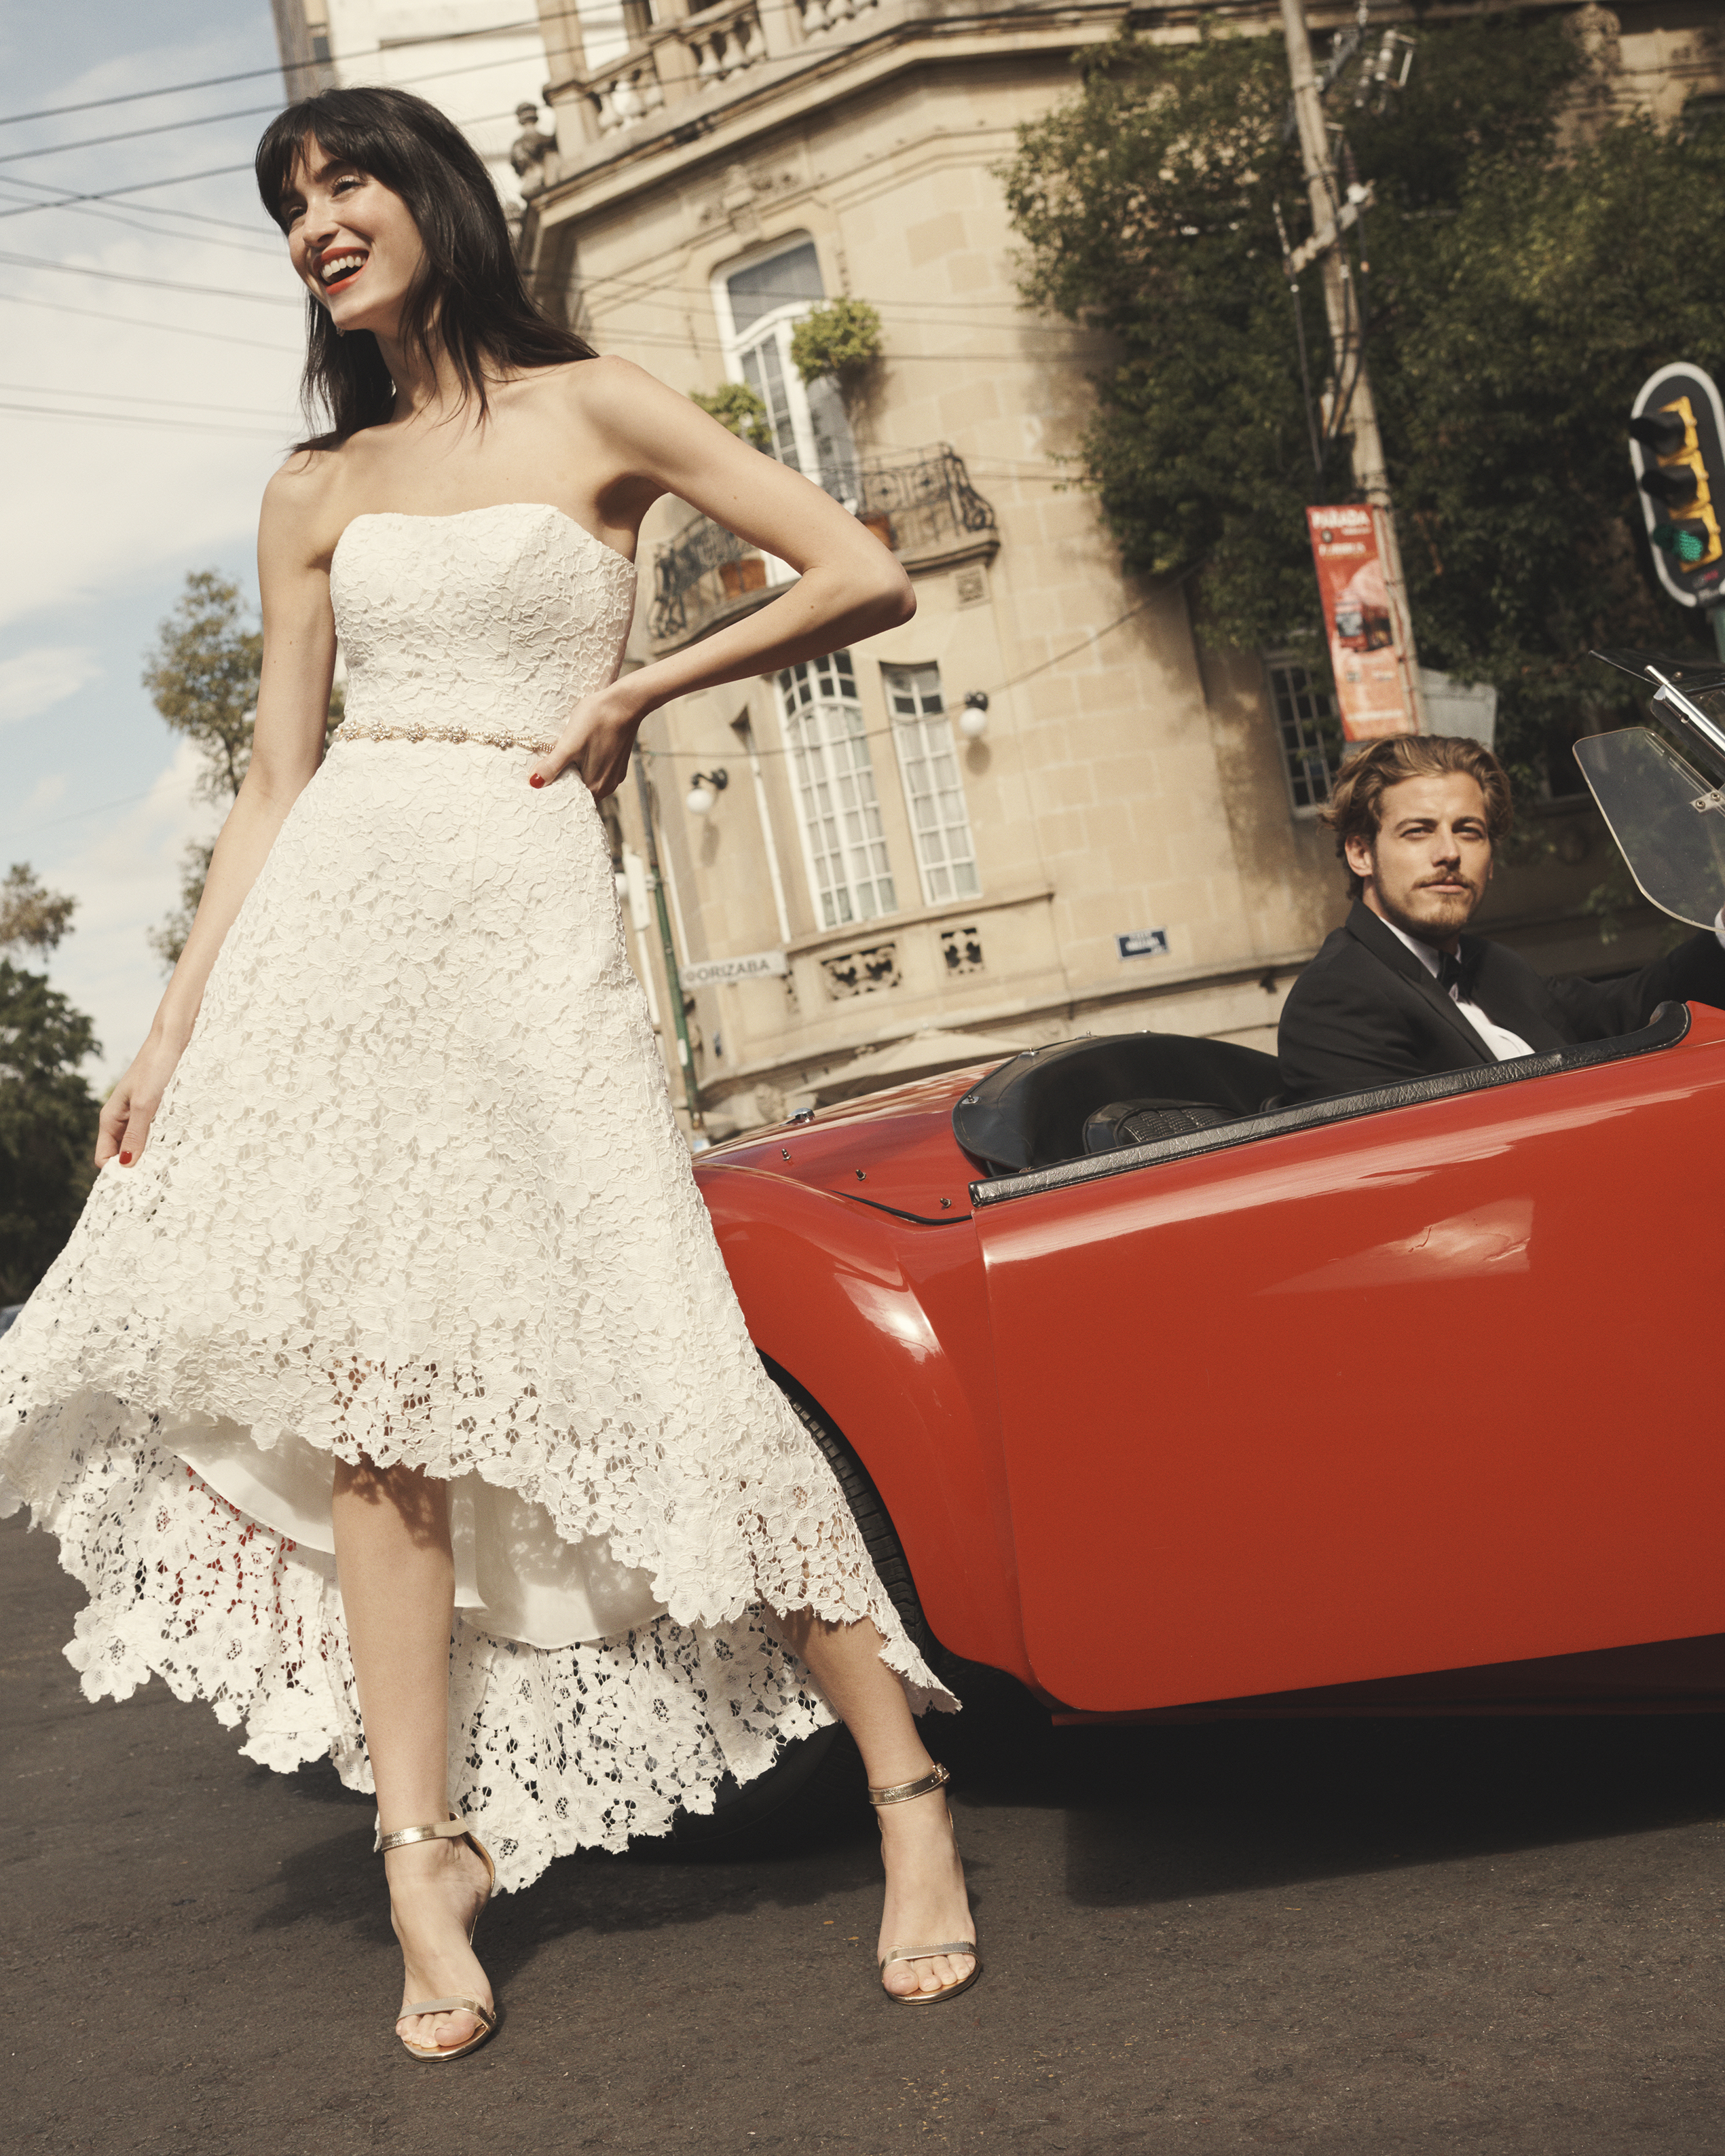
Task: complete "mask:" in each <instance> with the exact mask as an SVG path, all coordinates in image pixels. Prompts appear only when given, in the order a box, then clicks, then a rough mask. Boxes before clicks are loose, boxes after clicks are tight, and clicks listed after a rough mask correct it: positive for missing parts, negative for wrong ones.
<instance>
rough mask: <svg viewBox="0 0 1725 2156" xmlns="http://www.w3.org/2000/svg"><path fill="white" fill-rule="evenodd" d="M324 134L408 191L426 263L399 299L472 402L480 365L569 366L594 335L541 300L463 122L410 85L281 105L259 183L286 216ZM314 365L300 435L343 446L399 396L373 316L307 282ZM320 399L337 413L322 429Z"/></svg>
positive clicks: (409, 335) (424, 348)
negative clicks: (366, 322)
mask: <svg viewBox="0 0 1725 2156" xmlns="http://www.w3.org/2000/svg"><path fill="white" fill-rule="evenodd" d="M314 137H315V139H316V141H317V143H318V145H319V146H320V149H321V150H322V151H324V153H325V156H326V157H335V158H340V159H341V160H342V161H344V162H346V163H348V164H351V165H356V166H357V167H359V169H360V170H361V172H365V173H367V174H368V175H369V176H370V177H371V178H372V179H374V180H381V182H383V184H384V186H385V187H388V188H389V189H390V190H391V192H392V193H395V194H398V195H399V196H400V197H401V198H402V201H403V202H404V203H406V204H407V208H408V211H409V213H411V215H412V219H413V222H414V223H415V224H416V225H417V227H418V228H419V237H420V239H421V241H422V243H423V245H424V248H425V266H424V268H423V269H422V270H421V272H420V274H419V275H418V276H417V277H416V278H415V280H414V281H413V284H412V286H411V287H410V288H409V290H408V294H407V304H406V305H405V306H404V307H403V309H402V340H403V341H404V342H405V343H406V344H407V347H408V349H409V350H410V351H412V350H414V349H416V348H417V350H418V351H419V352H421V353H422V354H423V355H424V356H425V357H427V358H429V357H430V356H431V352H432V347H433V344H434V343H435V344H436V345H437V346H438V347H439V348H440V349H441V350H442V351H443V352H444V353H445V354H446V355H447V356H448V359H449V362H450V363H451V365H452V366H453V367H454V369H455V373H456V377H457V379H458V381H459V382H460V384H461V390H462V397H463V402H464V401H465V400H466V399H467V398H470V397H471V398H476V399H477V400H478V403H479V415H480V417H481V418H482V419H483V418H484V415H485V413H486V410H487V404H486V398H485V369H486V366H487V363H488V362H489V364H490V366H491V367H494V368H496V367H560V366H561V365H563V364H564V362H566V361H568V360H571V359H591V358H593V357H596V355H595V353H594V351H593V347H592V346H591V345H590V344H588V343H587V342H586V341H585V340H584V339H582V338H581V337H578V336H576V334H575V332H574V331H572V330H567V329H564V328H562V327H560V326H559V325H558V324H557V323H555V322H553V321H550V320H549V319H548V318H547V317H546V316H545V315H543V314H541V313H540V311H539V309H538V308H537V307H536V306H535V305H534V302H533V300H532V298H531V296H530V294H529V292H528V290H527V286H526V283H525V280H524V279H523V278H522V275H521V272H520V267H519V265H518V264H517V263H516V261H515V257H514V249H512V248H511V247H510V245H509V227H508V225H507V224H506V223H504V214H503V204H502V203H500V202H499V200H498V198H497V190H496V188H495V187H494V186H493V185H492V183H491V176H490V174H489V172H487V171H486V170H485V167H484V165H483V164H482V163H481V162H480V161H479V156H478V154H477V152H476V151H474V149H473V145H472V144H471V143H470V142H469V141H468V139H467V137H466V136H464V135H463V133H462V131H461V130H460V129H459V128H458V126H456V125H455V123H454V122H453V121H452V120H450V119H448V117H447V116H446V115H444V114H443V113H441V112H439V111H438V108H437V107H436V105H428V104H427V102H426V100H424V98H422V97H415V96H414V95H412V93H411V92H410V91H408V90H387V89H376V90H319V91H318V93H317V95H315V97H305V98H301V99H300V100H299V103H298V104H296V105H289V106H288V108H287V110H285V111H284V112H279V113H278V114H277V115H276V116H275V118H274V120H272V121H270V123H269V126H268V127H267V128H266V129H265V130H264V139H263V141H261V142H260V143H259V144H258V155H257V159H256V168H257V174H258V193H259V195H260V196H261V197H262V198H263V201H264V208H265V209H266V210H267V211H268V212H269V215H270V216H271V217H272V218H274V220H275V222H276V223H278V224H280V225H282V226H283V228H284V229H285V219H284V217H283V213H282V203H283V201H284V198H285V197H286V196H287V194H288V193H289V189H290V187H292V185H293V179H294V166H295V165H296V164H297V163H298V162H299V160H300V158H301V157H302V155H304V154H305V153H306V152H307V151H308V147H309V145H310V142H311V141H312V140H313V138H314ZM306 307H307V310H308V312H307V316H306V325H305V372H304V374H302V375H301V377H300V378H299V395H300V402H301V404H302V406H303V407H304V409H305V423H306V425H307V427H308V428H310V429H313V430H314V431H313V432H311V433H310V434H309V435H308V437H307V439H305V441H303V442H300V443H299V444H296V446H297V447H298V448H299V449H335V448H338V447H339V446H340V444H342V443H343V442H345V441H346V440H347V439H348V438H349V436H350V435H352V434H358V433H359V432H360V431H361V429H362V428H366V427H376V426H379V425H381V423H382V422H383V421H384V420H386V419H387V418H388V417H389V416H390V413H392V411H393V409H394V408H395V383H394V382H392V380H391V378H390V373H389V370H388V368H387V367H386V366H385V365H384V363H383V355H382V354H381V352H379V351H378V349H377V340H376V337H374V336H372V334H371V331H369V330H355V331H352V332H351V334H349V335H348V336H339V335H338V334H337V332H336V330H335V324H334V322H333V321H331V320H330V312H329V310H328V308H327V307H324V306H320V305H319V303H318V302H317V301H316V300H315V299H313V298H312V297H311V295H310V293H308V294H307V295H306ZM320 413H327V414H328V418H329V425H328V427H327V428H325V429H324V430H323V431H321V432H318V431H315V429H316V428H317V423H318V419H319V417H320Z"/></svg>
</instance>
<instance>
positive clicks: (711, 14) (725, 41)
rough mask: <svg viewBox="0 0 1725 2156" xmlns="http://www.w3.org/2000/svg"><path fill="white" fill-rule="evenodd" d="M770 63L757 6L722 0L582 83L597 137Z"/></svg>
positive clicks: (748, 0) (745, 0)
mask: <svg viewBox="0 0 1725 2156" xmlns="http://www.w3.org/2000/svg"><path fill="white" fill-rule="evenodd" d="M816 4H817V5H818V4H819V0H816ZM865 4H866V5H870V6H873V5H875V4H877V0H865ZM765 58H766V39H765V36H764V35H763V33H762V31H761V27H760V9H759V8H758V6H757V4H756V0H719V5H718V6H717V7H713V8H701V9H700V10H699V13H695V14H692V15H685V16H683V18H681V19H680V20H678V21H676V22H671V23H659V24H658V25H656V26H655V27H654V28H653V29H652V30H651V31H649V32H648V34H647V36H646V37H645V38H642V40H641V41H640V42H639V43H638V44H633V45H632V46H631V47H630V49H629V50H628V51H627V53H624V54H622V55H621V56H620V57H619V58H618V59H615V60H612V62H611V63H610V64H609V65H608V66H606V67H603V68H599V69H595V71H594V72H593V73H592V74H591V75H589V76H588V77H587V78H586V80H585V82H583V83H582V84H581V101H582V102H583V103H584V104H585V105H586V113H587V119H588V126H589V129H590V131H591V134H592V135H593V136H606V135H610V134H613V133H615V132H616V131H617V129H618V128H620V127H632V126H634V125H635V123H636V122H637V121H640V120H646V119H649V118H651V117H652V115H653V114H655V113H657V112H659V111H661V110H663V108H664V106H665V105H667V104H668V103H669V104H675V103H677V102H678V101H679V100H682V99H683V98H688V97H698V96H699V95H701V94H702V93H703V92H704V91H707V90H712V89H714V87H716V85H719V83H722V82H728V81H729V80H731V78H732V77H733V76H735V75H738V74H743V73H744V72H745V70H746V69H750V68H753V67H758V66H759V65H760V63H761V62H762V61H763V60H764V59H765Z"/></svg>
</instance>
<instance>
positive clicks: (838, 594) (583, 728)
mask: <svg viewBox="0 0 1725 2156" xmlns="http://www.w3.org/2000/svg"><path fill="white" fill-rule="evenodd" d="M573 376H574V380H573V382H572V384H571V393H572V394H574V395H576V396H577V397H578V398H579V399H580V403H581V419H582V422H583V426H584V429H585V430H591V432H592V433H594V434H597V435H598V436H599V437H600V439H601V440H602V441H603V443H604V444H605V447H606V449H607V452H608V454H609V457H610V458H611V459H614V468H615V471H616V477H615V479H614V480H612V483H611V485H609V486H608V487H607V489H606V494H607V502H606V506H607V511H608V512H609V514H610V515H611V516H612V517H613V518H614V520H615V521H617V522H618V523H620V524H628V525H631V526H638V525H639V522H640V519H641V517H642V516H643V515H644V514H645V512H646V511H647V509H648V507H649V506H651V504H652V503H653V501H655V500H658V497H659V496H660V495H663V494H674V495H678V496H680V497H681V499H682V500H684V501H686V502H688V503H689V504H690V505H691V506H693V507H694V508H696V509H698V510H700V511H702V512H703V513H704V515H706V516H710V517H711V518H712V519H713V521H714V523H716V524H722V525H723V526H724V527H725V529H726V530H727V531H735V533H736V534H737V536H738V537H739V538H740V539H745V540H746V541H747V542H749V543H750V545H751V546H755V547H760V549H761V550H762V551H763V552H765V553H769V554H776V555H777V556H778V557H779V558H780V559H781V561H784V562H789V563H790V565H791V567H792V568H793V569H795V570H796V571H797V572H798V582H797V583H795V584H792V585H788V586H787V587H786V590H785V592H784V593H783V594H782V596H781V597H780V598H776V599H775V600H773V601H772V603H770V605H768V606H765V607H762V608H760V610H759V612H757V613H752V614H750V615H749V616H748V617H747V618H746V619H745V620H742V621H739V622H733V623H732V624H731V625H730V626H729V628H728V629H721V630H719V633H718V634H717V635H714V636H709V637H704V638H702V639H700V641H699V643H696V644H691V645H689V646H688V649H686V650H683V651H678V652H675V653H673V654H672V655H671V656H670V657H669V658H668V659H660V660H654V662H653V664H652V665H650V666H643V667H641V668H639V669H638V670H637V671H635V672H633V673H631V674H627V675H624V676H623V677H622V680H618V681H617V682H615V683H613V684H612V686H611V687H610V688H608V689H605V690H600V691H598V692H597V694H596V695H594V696H588V697H585V698H583V699H582V701H581V703H580V704H579V705H578V706H576V710H575V711H574V712H573V713H571V718H570V723H569V724H568V726H566V728H565V729H564V731H563V732H562V734H561V735H560V737H559V738H558V741H557V743H556V746H555V748H553V749H552V750H550V752H549V753H548V754H546V755H545V756H542V757H535V760H534V762H533V764H532V766H531V767H530V779H531V782H532V783H534V784H535V785H540V784H543V783H546V782H548V781H550V779H553V778H555V777H556V776H557V775H558V773H560V772H561V771H563V770H565V769H566V768H567V767H569V766H570V765H571V764H574V765H575V766H576V767H577V768H578V769H579V771H580V773H581V776H582V778H584V779H585V780H586V783H587V784H588V785H589V786H590V787H591V788H592V790H593V792H594V793H595V794H596V795H597V796H598V797H599V798H601V800H602V799H603V798H604V797H605V795H606V794H607V793H612V791H613V790H614V789H615V788H617V786H618V785H620V784H621V783H622V778H623V774H624V773H625V772H626V771H627V768H628V762H629V752H630V750H631V749H632V747H633V746H634V740H635V735H636V732H637V730H638V728H639V726H640V725H641V721H642V720H643V719H644V718H645V717H646V716H648V712H650V711H657V710H658V707H659V706H660V705H662V704H668V703H669V702H670V701H671V700H672V699H673V697H676V696H688V695H689V694H691V693H692V692H693V691H694V690H697V689H710V688H713V687H715V686H716V685H718V684H719V683H720V682H724V681H740V680H744V679H745V678H746V677H748V676H750V675H757V674H771V673H775V672H776V671H777V670H778V669H779V668H780V667H781V666H793V665H796V662H797V661H798V660H803V659H815V658H819V657H821V656H822V654H825V653H827V652H829V651H835V650H837V649H838V647H839V646H840V645H841V644H850V643H852V642H854V641H855V640H856V639H857V638H859V637H864V636H873V635H875V634H878V632H879V631H880V630H881V629H893V628H896V627H897V626H898V624H899V623H901V622H905V621H909V619H910V618H911V616H912V615H913V614H914V613H915V612H916V599H915V596H914V593H912V591H911V588H910V579H909V577H907V576H906V575H905V573H904V572H903V569H901V568H900V567H899V566H898V562H895V561H894V560H893V557H892V555H891V554H890V553H888V551H887V549H886V548H885V547H883V546H882V544H881V542H879V540H878V539H877V538H876V537H875V536H874V534H873V532H872V531H868V529H867V528H866V527H865V526H862V524H860V523H858V522H857V519H856V518H855V517H854V516H852V515H851V514H850V513H849V511H847V510H844V509H842V508H841V507H840V506H839V505H838V504H837V502H836V501H834V500H832V496H831V495H827V494H823V493H822V490H821V489H820V488H819V487H817V486H813V485H811V484H810V483H809V481H808V480H806V479H804V478H803V477H802V476H801V475H800V474H799V473H796V472H794V471H792V470H790V468H789V467H788V466H787V465H781V464H780V463H778V462H777V461H776V460H775V459H773V458H771V457H767V456H763V455H762V454H760V451H759V450H758V449H750V447H749V446H748V444H746V443H744V442H740V441H739V440H738V439H737V438H736V436H735V435H734V434H729V433H728V432H727V431H726V429H724V428H723V427H721V426H720V425H719V423H718V422H717V420H715V419H712V418H709V417H708V415H707V414H706V413H704V412H703V411H702V410H701V409H700V408H699V406H698V405H696V404H694V403H692V402H691V401H690V400H689V399H688V398H686V397H679V396H678V395H677V393H675V392H674V391H673V390H670V389H668V388H666V387H665V385H664V384H663V382H656V381H655V380H654V379H653V376H652V375H650V374H648V373H646V372H643V371H642V369H641V368H640V367H634V366H632V365H631V364H630V363H629V362H627V360H621V359H605V360H596V361H588V362H585V363H584V364H583V365H582V366H581V367H577V368H576V369H574V370H573Z"/></svg>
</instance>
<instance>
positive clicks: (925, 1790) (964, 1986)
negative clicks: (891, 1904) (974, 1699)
mask: <svg viewBox="0 0 1725 2156" xmlns="http://www.w3.org/2000/svg"><path fill="white" fill-rule="evenodd" d="M951 1779H952V1776H951V1775H950V1774H948V1773H947V1771H946V1769H945V1768H944V1767H939V1766H937V1767H935V1768H934V1769H933V1770H932V1771H931V1772H930V1773H929V1774H924V1776H922V1778H921V1779H920V1780H919V1781H914V1782H896V1783H894V1784H893V1785H892V1786H891V1787H890V1788H888V1789H875V1788H873V1787H871V1788H870V1789H869V1792H868V1801H869V1803H870V1804H873V1806H874V1808H875V1809H876V1810H877V1811H879V1810H880V1809H882V1807H883V1805H886V1804H909V1803H911V1802H912V1801H913V1800H914V1799H915V1798H917V1797H927V1796H932V1795H933V1794H934V1791H935V1790H936V1789H944V1788H945V1787H946V1785H947V1784H948V1783H949V1782H950V1780H951ZM946 1818H947V1824H948V1825H949V1826H950V1825H951V1824H952V1812H951V1809H950V1807H949V1809H948V1810H947V1815H946ZM953 1845H954V1847H955V1848H956V1847H957V1845H958V1843H957V1836H956V1835H955V1836H954V1838H953ZM937 1954H968V1955H969V1956H970V1974H969V1975H968V1976H961V1977H960V1979H959V1980H958V1982H957V1983H956V1984H943V1985H942V1986H941V1988H940V1989H939V1991H887V1997H888V1999H891V2000H892V2001H893V2005H895V2006H938V2005H939V2004H940V2002H941V2000H942V1999H956V1998H957V1997H958V1995H959V1994H960V1992H961V1991H968V1990H969V1989H970V1986H971V1985H972V1984H975V1981H976V1979H977V1978H978V1977H979V1976H980V1975H981V1974H982V1957H981V1955H980V1954H979V1953H977V1951H976V1942H975V1939H948V1940H946V1941H945V1942H944V1943H942V1944H941V1945H939V1946H933V1947H893V1948H889V1949H888V1951H887V1952H886V1953H883V1955H882V1956H881V1958H880V1973H881V1975H882V1976H883V1977H884V1976H885V1975H886V1973H887V1970H888V1968H889V1967H890V1966H891V1964H892V1963H893V1962H895V1961H932V1960H933V1959H934V1957H935V1956H936V1955H937ZM881 1989H882V1990H883V1991H886V1985H885V1984H882V1986H881Z"/></svg>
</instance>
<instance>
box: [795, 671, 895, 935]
mask: <svg viewBox="0 0 1725 2156" xmlns="http://www.w3.org/2000/svg"><path fill="white" fill-rule="evenodd" d="M776 687H777V690H778V697H779V722H780V725H781V727H782V728H783V730H784V734H785V746H786V752H787V753H788V754H789V757H790V759H791V783H792V784H793V785H794V787H795V788H796V829H797V835H798V837H799V839H801V842H802V859H803V867H804V869H805V870H806V874H807V875H808V880H809V896H810V897H811V899H812V901H814V906H815V911H816V914H817V915H818V916H820V927H821V929H822V931H823V932H824V931H826V930H828V929H835V928H848V927H857V926H859V925H860V924H862V922H864V921H879V920H882V919H883V918H884V917H885V916H887V915H888V914H892V913H896V912H897V911H898V891H897V888H896V886H895V885H894V883H893V865H892V857H891V855H890V854H889V852H888V846H887V836H886V829H885V826H884V823H883V818H882V815H881V808H880V793H879V789H878V786H877V784H876V782H875V772H874V758H873V756H872V755H871V754H870V752H869V747H868V727H867V724H866V721H865V720H864V717H863V711H862V702H861V701H860V699H859V698H858V696H857V677H856V670H855V668H854V667H853V665H852V661H851V654H849V652H847V651H835V652H834V653H833V654H832V655H831V657H829V658H826V659H810V660H803V661H801V663H800V664H799V665H796V666H787V667H786V668H785V669H784V670H783V671H782V672H781V674H780V675H779V676H778V678H777V682H776Z"/></svg>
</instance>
